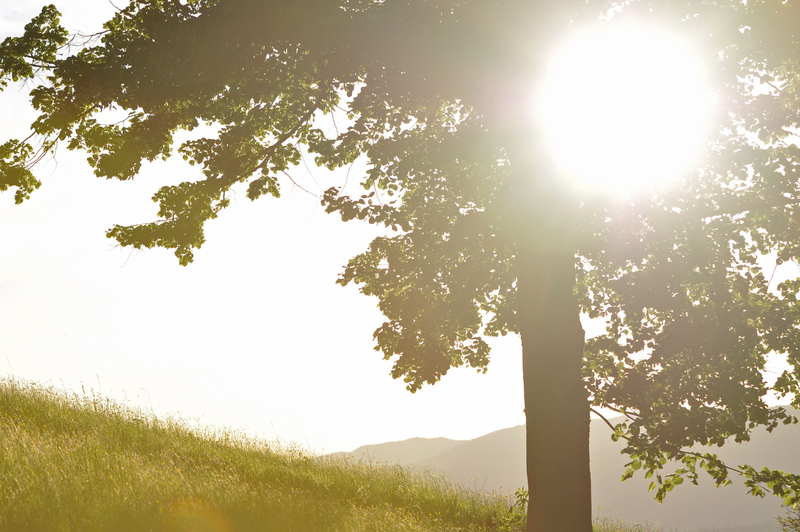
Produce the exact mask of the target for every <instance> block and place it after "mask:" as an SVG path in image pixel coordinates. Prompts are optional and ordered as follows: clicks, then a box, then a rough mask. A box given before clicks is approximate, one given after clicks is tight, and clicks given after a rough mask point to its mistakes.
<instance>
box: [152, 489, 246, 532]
mask: <svg viewBox="0 0 800 532" xmlns="http://www.w3.org/2000/svg"><path fill="white" fill-rule="evenodd" d="M164 514H165V526H164V530H165V532H233V527H232V526H231V524H230V522H229V521H228V519H227V518H226V517H225V514H223V513H222V511H221V510H220V509H219V508H218V507H216V506H215V505H213V504H211V503H209V502H208V501H205V500H203V499H201V498H199V497H180V498H178V499H175V500H174V501H172V502H171V503H169V504H168V505H167V507H166V508H165V510H164Z"/></svg>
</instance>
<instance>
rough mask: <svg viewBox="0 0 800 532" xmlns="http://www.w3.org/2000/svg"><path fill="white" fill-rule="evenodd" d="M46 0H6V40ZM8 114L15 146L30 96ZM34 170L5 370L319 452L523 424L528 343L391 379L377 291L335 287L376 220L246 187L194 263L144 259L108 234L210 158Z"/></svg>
mask: <svg viewBox="0 0 800 532" xmlns="http://www.w3.org/2000/svg"><path fill="white" fill-rule="evenodd" d="M48 2H49V0H44V1H42V0H38V1H36V2H33V1H29V2H25V3H21V2H19V3H17V2H15V3H13V4H12V3H10V2H5V3H0V37H5V36H8V35H11V34H14V35H17V34H18V32H20V30H21V28H22V27H23V26H24V24H25V23H27V22H28V21H29V20H30V18H31V17H32V16H34V15H35V14H36V13H38V11H39V9H40V8H41V6H42V5H43V4H45V3H48ZM60 4H61V5H59V9H61V11H62V12H63V14H64V18H63V23H64V25H65V27H66V28H67V29H69V30H71V31H73V30H82V31H83V32H85V33H89V32H93V31H98V30H99V29H100V28H101V24H102V22H103V21H104V20H107V19H108V18H110V16H111V15H112V13H113V7H112V6H111V5H110V4H109V3H107V2H105V1H104V0H70V1H69V2H60ZM0 115H1V116H3V128H2V130H0V142H3V141H5V140H6V139H7V138H20V137H24V136H26V135H27V133H26V131H25V129H23V128H24V127H26V126H27V124H29V123H30V121H31V117H32V116H33V114H32V111H31V110H30V108H29V105H28V104H27V91H19V90H18V89H16V88H14V87H9V89H7V90H6V92H5V93H2V94H0ZM312 167H313V165H312ZM314 168H315V167H314ZM37 175H38V176H39V177H40V179H42V181H43V182H44V184H43V186H42V188H41V189H40V190H38V191H36V192H35V193H34V194H33V196H32V198H31V199H30V200H29V201H27V202H25V203H24V204H23V205H19V206H18V205H14V201H13V193H8V192H6V193H3V194H0V375H3V374H5V375H10V374H12V373H13V375H14V376H15V377H17V378H22V379H28V380H34V381H37V382H41V383H52V384H54V385H56V386H58V387H61V386H64V387H67V388H69V389H72V390H74V391H77V392H80V391H81V388H83V389H84V390H86V391H87V392H89V391H91V390H93V391H94V392H98V393H102V395H103V396H107V397H111V398H115V399H117V400H128V401H130V403H131V404H133V405H136V406H140V407H145V408H148V409H150V408H152V409H153V410H154V411H155V413H156V414H158V415H163V414H165V413H174V414H179V415H180V416H181V417H184V418H188V419H191V420H196V421H198V422H200V423H202V424H204V425H216V426H226V427H232V428H238V429H244V430H245V431H246V432H248V433H250V434H252V435H256V436H260V437H264V438H267V439H271V440H272V439H280V440H282V441H284V442H294V443H297V444H299V445H301V446H303V447H307V448H310V449H312V450H314V451H317V452H334V451H349V450H352V449H354V448H356V447H358V446H360V445H364V444H368V443H378V442H384V441H396V440H402V439H406V438H411V437H416V436H420V437H437V436H445V437H449V438H454V439H468V438H474V437H477V436H480V435H483V434H486V433H488V432H491V431H494V430H498V429H501V428H505V427H510V426H514V425H518V424H521V423H523V422H524V415H523V413H522V409H523V397H522V376H521V352H520V347H519V342H518V339H517V338H516V337H513V336H509V337H506V338H502V339H499V340H494V341H492V342H491V343H492V345H493V348H494V349H493V357H492V362H491V364H490V366H489V372H488V373H487V374H486V375H478V374H476V373H475V372H474V371H473V370H469V369H463V368H462V369H459V370H452V371H451V372H450V374H448V375H446V376H445V378H444V379H443V380H442V382H440V383H438V384H436V385H435V386H432V387H431V386H426V387H425V388H423V389H422V390H421V391H419V392H417V393H416V394H413V395H412V394H411V393H409V392H407V391H406V390H405V387H404V384H403V383H402V381H396V380H393V379H392V378H391V377H390V375H389V372H390V370H391V364H390V363H389V362H387V361H384V360H382V358H381V356H380V354H378V353H376V352H374V351H373V350H372V346H373V342H372V331H373V330H374V329H375V328H376V327H377V326H378V325H380V323H382V316H381V315H380V313H379V311H378V310H377V308H376V302H377V301H376V300H375V299H369V298H366V297H364V296H362V295H361V294H359V293H358V292H357V290H356V289H355V287H353V286H350V287H347V288H342V287H340V286H338V285H336V284H335V283H334V281H335V279H336V278H337V276H338V274H339V273H340V272H341V271H342V269H343V266H344V265H345V264H346V262H347V261H348V259H350V258H351V257H353V256H354V255H356V254H357V253H359V252H361V251H362V250H364V249H365V248H366V246H367V244H368V243H369V241H370V240H371V239H372V238H373V237H374V236H375V235H376V234H377V232H376V229H375V228H374V227H370V226H369V225H367V224H360V223H358V222H348V223H343V222H341V221H340V220H339V219H338V217H335V216H331V215H327V214H325V213H324V212H323V210H322V209H321V207H320V206H319V203H318V200H317V199H315V198H314V197H312V196H310V195H308V194H306V193H305V192H303V191H301V190H299V189H292V186H291V183H288V184H287V183H285V184H284V188H283V196H284V197H282V198H281V199H280V200H275V199H272V198H263V199H261V200H259V201H257V202H255V203H252V202H250V201H249V200H247V199H246V198H245V197H244V196H243V195H239V196H238V197H237V198H235V199H234V202H233V205H232V206H231V207H230V208H229V209H227V210H226V211H224V212H223V213H222V215H221V216H220V218H219V219H218V220H215V221H212V222H210V223H208V224H207V243H206V244H205V245H204V246H203V248H202V249H201V250H200V251H199V252H197V253H196V258H195V262H194V263H193V264H192V265H190V266H188V267H186V268H183V267H180V266H179V265H178V263H177V259H176V258H175V257H174V256H173V255H172V253H171V252H169V251H166V250H149V251H144V252H133V253H131V252H130V251H129V250H123V249H119V248H115V247H114V245H113V244H114V243H113V242H112V241H110V240H108V239H107V238H106V237H105V235H104V233H105V230H106V229H108V228H109V227H111V226H112V225H113V224H114V223H121V224H129V223H137V222H145V221H151V220H153V219H155V213H156V206H155V204H154V203H152V202H151V201H150V197H151V196H152V194H153V193H154V192H155V191H156V190H157V189H158V187H159V186H161V185H163V184H164V182H165V180H166V179H169V180H170V182H173V181H175V182H179V181H182V180H194V179H196V178H197V177H198V175H197V170H196V169H193V168H191V167H189V166H188V165H185V164H183V163H182V161H179V160H174V161H172V160H171V161H169V162H167V163H163V162H161V163H157V164H152V165H146V166H145V167H144V169H143V171H142V172H141V174H140V175H139V176H138V177H137V178H136V179H135V180H134V181H133V182H127V183H121V182H118V181H105V180H100V179H97V178H95V177H94V176H93V175H92V173H91V170H90V169H89V167H88V166H87V164H86V163H85V161H84V159H83V157H82V156H81V155H80V154H79V153H72V152H67V151H66V150H64V151H61V152H59V154H58V157H57V160H56V161H50V162H48V163H47V164H45V165H42V166H40V167H39V168H38V169H37ZM297 177H298V178H300V179H302V180H303V183H304V184H306V185H308V184H314V179H315V180H316V181H317V182H318V183H319V184H320V185H321V189H324V188H327V187H328V186H330V184H339V183H342V182H343V179H344V178H343V176H341V175H338V176H330V175H329V174H327V173H326V172H325V171H323V170H318V169H316V168H315V173H314V175H313V178H314V179H312V178H311V176H309V175H308V174H307V173H305V170H303V171H300V173H299V174H298V175H297ZM321 189H320V188H317V189H316V191H317V192H319V191H320V190H321Z"/></svg>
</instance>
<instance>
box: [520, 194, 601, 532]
mask: <svg viewBox="0 0 800 532" xmlns="http://www.w3.org/2000/svg"><path fill="white" fill-rule="evenodd" d="M539 192H540V193H541V192H543V191H541V190H540V191H539ZM537 196H538V197H537V198H536V199H535V203H534V204H533V205H530V206H529V207H528V209H529V212H533V213H534V214H533V216H532V219H531V220H528V221H527V222H529V223H530V224H531V225H528V227H530V228H531V231H530V232H529V233H528V234H527V237H526V238H525V240H526V242H520V243H519V244H520V246H519V249H520V256H519V257H518V259H519V261H520V262H519V270H518V277H517V279H518V287H517V289H518V297H519V301H518V307H517V309H518V318H517V319H518V324H519V328H520V336H521V337H522V351H523V380H524V389H525V415H526V420H527V473H528V490H529V497H530V498H529V506H528V532H591V531H592V502H591V478H590V472H589V401H588V393H587V391H586V388H585V386H584V384H583V379H582V376H581V373H582V368H583V346H584V339H585V335H584V331H583V327H582V326H581V323H580V312H579V307H578V303H577V300H576V297H575V295H574V293H573V290H574V286H575V246H574V241H575V238H574V235H573V234H572V233H573V232H572V230H571V229H570V225H571V216H570V209H568V208H564V207H566V203H568V201H564V200H562V201H558V200H557V196H551V195H550V194H538V195H537ZM559 205H560V207H559ZM525 225H527V223H526V224H525ZM523 233H525V231H523Z"/></svg>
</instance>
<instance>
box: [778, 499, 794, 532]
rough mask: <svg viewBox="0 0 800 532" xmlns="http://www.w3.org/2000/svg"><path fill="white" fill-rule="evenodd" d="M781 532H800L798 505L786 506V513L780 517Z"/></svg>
mask: <svg viewBox="0 0 800 532" xmlns="http://www.w3.org/2000/svg"><path fill="white" fill-rule="evenodd" d="M777 520H778V524H779V525H781V532H800V509H798V507H797V505H793V506H788V505H787V507H786V515H785V516H782V517H778V518H777Z"/></svg>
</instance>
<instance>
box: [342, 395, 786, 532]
mask: <svg viewBox="0 0 800 532" xmlns="http://www.w3.org/2000/svg"><path fill="white" fill-rule="evenodd" d="M787 410H789V411H790V412H791V413H793V414H794V415H795V416H798V417H799V418H800V411H796V410H792V409H790V408H787ZM611 422H612V424H613V423H615V422H618V420H611ZM609 436H610V430H609V429H608V427H607V426H606V425H605V423H603V422H602V421H601V420H593V421H592V425H591V437H590V446H591V463H592V499H593V505H594V506H595V508H597V507H600V508H601V509H602V510H601V511H602V512H609V513H610V515H611V516H612V517H613V518H615V519H622V520H623V521H628V522H639V523H649V524H656V523H657V524H658V525H660V526H661V527H663V528H677V529H678V530H679V531H681V532H711V531H717V532H772V531H776V530H779V529H780V527H779V526H778V525H777V523H776V521H775V518H776V517H777V516H779V515H782V514H783V511H782V508H781V503H780V499H778V498H777V497H774V496H767V497H766V498H764V499H760V498H757V497H753V496H751V495H748V494H747V493H746V491H747V490H746V489H745V488H744V486H742V485H741V483H740V482H739V481H738V478H737V477H732V480H733V482H734V483H733V485H732V486H727V487H725V488H719V489H717V488H715V487H714V483H713V482H712V481H711V479H710V477H708V475H706V474H705V473H704V472H701V473H700V479H699V483H700V485H699V486H693V485H691V484H689V483H684V484H683V485H681V486H678V487H677V488H675V490H674V491H672V492H670V493H669V494H668V495H667V498H666V500H665V501H664V503H663V504H658V503H657V502H656V501H654V500H653V499H652V497H653V493H652V492H649V493H648V491H647V488H648V486H649V484H650V479H644V478H643V477H644V476H643V474H641V473H639V474H637V475H636V476H635V477H634V478H632V479H630V480H628V481H626V482H621V481H620V477H621V476H622V473H623V472H624V469H625V468H624V464H625V463H626V462H627V461H628V458H627V456H625V455H620V450H621V449H622V447H623V445H622V444H621V443H619V442H617V443H615V442H612V441H611V438H610V437H609ZM703 452H712V453H716V454H718V455H719V456H720V458H722V459H723V460H725V461H726V463H727V464H728V465H732V466H735V465H741V464H744V463H747V464H750V465H753V466H755V467H763V466H767V467H770V468H772V469H782V470H784V471H791V472H796V473H800V425H792V426H780V427H778V428H777V429H775V430H774V431H773V432H772V434H768V433H767V432H766V431H765V430H759V431H756V432H755V433H754V434H753V436H752V440H751V441H750V442H748V443H744V444H735V443H731V444H728V445H725V446H724V447H722V448H713V449H709V450H708V451H706V450H703ZM339 454H347V453H339ZM349 454H350V455H352V456H353V457H354V458H355V459H358V460H380V461H385V462H399V463H400V464H403V465H408V466H415V467H419V468H423V467H429V468H431V469H434V470H438V471H441V472H442V473H444V474H445V475H447V476H449V477H450V478H451V479H453V480H456V481H460V482H462V483H464V484H465V485H467V486H469V487H471V488H475V489H480V490H487V491H488V490H496V491H502V492H510V491H514V490H515V489H516V488H518V487H520V486H526V485H527V481H526V476H525V426H524V425H520V426H517V427H511V428H508V429H503V430H498V431H496V432H492V433H490V434H486V435H485V436H481V437H479V438H476V439H474V440H466V441H458V440H450V439H447V438H435V439H426V438H412V439H410V440H405V441H401V442H392V443H381V444H376V445H365V446H363V447H359V448H358V449H355V450H354V451H353V452H352V453H349Z"/></svg>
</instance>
